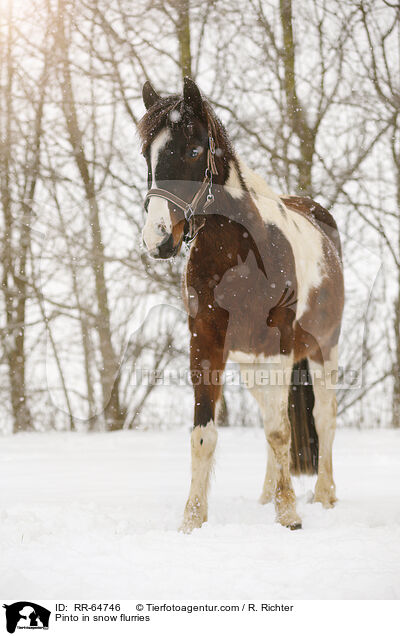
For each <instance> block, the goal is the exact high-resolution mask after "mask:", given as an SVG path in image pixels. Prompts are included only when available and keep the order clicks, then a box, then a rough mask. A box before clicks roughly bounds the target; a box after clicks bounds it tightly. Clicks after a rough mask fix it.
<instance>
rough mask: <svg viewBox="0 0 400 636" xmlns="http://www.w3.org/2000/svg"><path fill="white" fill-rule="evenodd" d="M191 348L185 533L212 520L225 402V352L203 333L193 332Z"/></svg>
mask: <svg viewBox="0 0 400 636" xmlns="http://www.w3.org/2000/svg"><path fill="white" fill-rule="evenodd" d="M192 333H193V334H196V335H192V338H191V345H190V353H191V355H190V366H191V377H192V383H193V388H194V400H195V407H194V426H193V431H192V435H191V454H192V481H191V484H190V491H189V497H188V500H187V503H186V506H185V511H184V516H183V523H182V525H181V527H180V530H181V531H182V532H187V533H189V532H191V531H192V530H193V529H194V528H200V527H201V525H202V524H203V523H204V522H205V521H207V517H208V501H207V496H208V488H209V483H210V474H211V472H212V467H213V459H214V451H215V447H216V445H217V437H218V434H217V427H216V415H215V412H216V407H217V404H218V402H219V400H220V398H221V391H222V386H221V382H222V375H223V367H224V365H223V352H222V349H219V348H218V347H216V345H215V343H214V342H212V341H210V340H209V339H208V338H204V337H201V334H200V329H198V331H196V330H195V329H193V331H192Z"/></svg>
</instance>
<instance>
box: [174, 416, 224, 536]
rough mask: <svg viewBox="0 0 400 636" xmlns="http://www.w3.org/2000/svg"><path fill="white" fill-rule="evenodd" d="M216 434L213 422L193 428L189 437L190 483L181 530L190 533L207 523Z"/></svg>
mask: <svg viewBox="0 0 400 636" xmlns="http://www.w3.org/2000/svg"><path fill="white" fill-rule="evenodd" d="M217 438H218V432H217V428H216V426H215V423H214V421H213V420H210V421H209V422H207V424H206V426H195V428H194V429H193V432H192V435H191V450H192V481H191V484H190V491H189V497H188V500H187V502H186V507H185V512H184V516H183V523H182V525H181V530H182V531H183V532H191V531H192V530H193V529H194V528H200V526H201V525H202V524H203V523H204V522H205V521H207V516H208V488H209V484H210V475H211V471H212V467H213V459H214V451H215V447H216V445H217Z"/></svg>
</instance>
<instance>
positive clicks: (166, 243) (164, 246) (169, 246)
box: [157, 230, 174, 258]
mask: <svg viewBox="0 0 400 636" xmlns="http://www.w3.org/2000/svg"><path fill="white" fill-rule="evenodd" d="M164 234H165V235H166V237H165V238H164V240H163V242H162V243H161V244H160V245H159V246H158V248H157V249H158V255H159V257H160V258H169V257H170V256H171V255H172V253H173V252H174V238H173V236H172V234H168V235H167V232H166V231H165V230H164Z"/></svg>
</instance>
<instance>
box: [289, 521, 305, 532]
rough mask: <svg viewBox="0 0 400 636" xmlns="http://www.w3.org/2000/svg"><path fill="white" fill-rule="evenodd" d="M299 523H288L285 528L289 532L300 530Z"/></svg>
mask: <svg viewBox="0 0 400 636" xmlns="http://www.w3.org/2000/svg"><path fill="white" fill-rule="evenodd" d="M302 527H303V526H302V524H301V521H295V522H294V523H290V524H289V525H288V526H287V528H289V529H290V530H301V529H302Z"/></svg>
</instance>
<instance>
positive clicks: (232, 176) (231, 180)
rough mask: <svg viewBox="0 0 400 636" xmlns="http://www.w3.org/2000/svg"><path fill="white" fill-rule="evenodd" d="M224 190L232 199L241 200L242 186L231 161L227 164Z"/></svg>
mask: <svg viewBox="0 0 400 636" xmlns="http://www.w3.org/2000/svg"><path fill="white" fill-rule="evenodd" d="M224 187H225V190H226V191H227V192H228V194H230V195H231V197H232V199H241V198H242V196H243V186H242V184H241V182H240V178H239V174H238V171H237V169H236V166H235V163H234V162H233V161H230V162H229V177H228V178H227V180H226V182H225V185H224Z"/></svg>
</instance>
